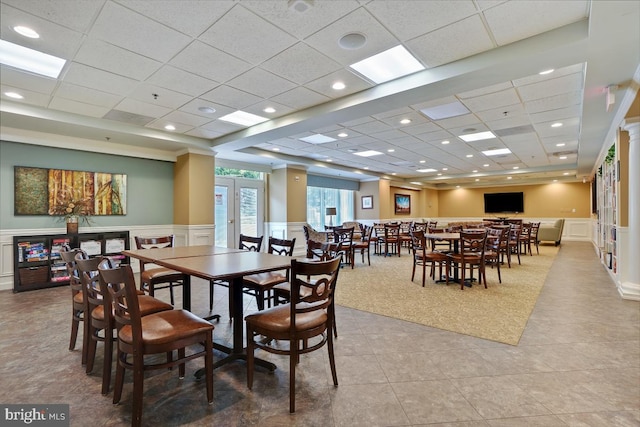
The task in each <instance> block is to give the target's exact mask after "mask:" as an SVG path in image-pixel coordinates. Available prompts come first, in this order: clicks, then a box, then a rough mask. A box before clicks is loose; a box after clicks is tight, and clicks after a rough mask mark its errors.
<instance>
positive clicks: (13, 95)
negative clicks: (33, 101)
mask: <svg viewBox="0 0 640 427" xmlns="http://www.w3.org/2000/svg"><path fill="white" fill-rule="evenodd" d="M4 94H5V95H6V96H7V97H9V98H13V99H23V98H24V96H22V95H20V94H19V93H18V92H5V93H4Z"/></svg>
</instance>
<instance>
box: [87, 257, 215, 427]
mask: <svg viewBox="0 0 640 427" xmlns="http://www.w3.org/2000/svg"><path fill="white" fill-rule="evenodd" d="M98 269H99V271H100V281H101V283H102V284H103V285H104V286H105V287H106V288H107V290H108V294H109V300H110V301H111V303H112V305H113V313H114V319H115V324H116V327H117V329H118V350H117V358H116V360H117V365H116V382H115V387H114V392H113V403H118V402H120V398H121V397H122V388H123V385H124V374H125V369H130V370H132V371H133V394H132V400H133V405H132V406H133V407H132V416H131V424H132V425H133V426H140V425H142V397H143V389H144V384H143V382H144V373H145V371H148V370H153V369H167V368H170V367H173V366H176V365H178V367H179V369H178V371H179V376H180V378H184V374H185V363H186V362H188V361H189V360H193V359H195V358H198V357H204V367H205V372H206V388H207V401H208V402H209V403H212V402H213V329H214V327H213V325H212V324H211V323H209V322H207V321H206V320H203V319H201V318H200V317H198V316H196V315H194V314H191V313H190V312H188V311H186V310H167V311H161V312H157V313H153V314H148V315H145V316H143V313H142V310H141V305H140V303H139V298H140V295H138V294H137V292H136V284H135V279H134V276H133V271H132V270H131V266H129V265H124V266H122V267H117V268H112V267H111V266H110V265H109V263H108V262H105V261H104V260H103V261H102V262H101V263H100V265H99V266H98ZM190 346H193V347H194V348H195V350H194V351H193V352H190V353H189V354H187V353H186V351H185V349H186V348H187V347H190ZM175 350H177V353H178V357H177V359H173V357H167V360H166V362H157V360H158V359H155V358H145V356H149V355H156V354H162V353H166V354H173V352H174V351H175Z"/></svg>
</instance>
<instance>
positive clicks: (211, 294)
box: [209, 280, 213, 311]
mask: <svg viewBox="0 0 640 427" xmlns="http://www.w3.org/2000/svg"><path fill="white" fill-rule="evenodd" d="M211 310H213V280H209V311H211Z"/></svg>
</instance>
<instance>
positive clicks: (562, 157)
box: [558, 156, 567, 160]
mask: <svg viewBox="0 0 640 427" xmlns="http://www.w3.org/2000/svg"><path fill="white" fill-rule="evenodd" d="M558 158H559V159H560V160H567V156H560V157H558Z"/></svg>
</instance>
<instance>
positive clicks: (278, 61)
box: [262, 43, 340, 84]
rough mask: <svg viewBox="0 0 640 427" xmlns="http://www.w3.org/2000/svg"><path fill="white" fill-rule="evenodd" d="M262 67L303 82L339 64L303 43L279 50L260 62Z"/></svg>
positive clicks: (337, 67) (336, 67) (322, 74)
mask: <svg viewBox="0 0 640 427" xmlns="http://www.w3.org/2000/svg"><path fill="white" fill-rule="evenodd" d="M262 68H264V69H266V70H269V71H271V72H272V73H275V74H277V75H279V76H282V77H284V78H286V79H288V80H291V81H292V82H296V83H298V84H305V83H307V82H310V81H312V80H316V79H318V78H319V77H322V76H324V75H326V74H330V73H333V72H335V71H337V70H338V69H339V68H340V64H338V63H337V62H334V61H333V60H332V59H330V58H328V57H326V56H325V55H323V54H322V53H320V52H318V51H317V50H315V49H313V48H311V47H309V46H308V45H306V44H304V43H298V44H296V45H295V46H292V47H290V48H289V49H287V50H285V51H283V52H281V53H280V54H278V55H276V56H274V57H273V58H271V59H270V60H268V61H266V62H265V63H264V64H262Z"/></svg>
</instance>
